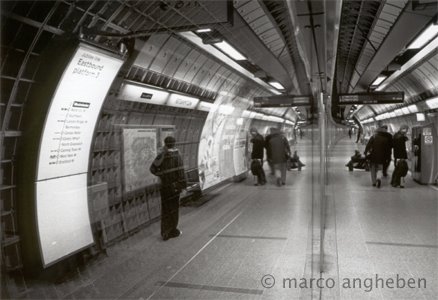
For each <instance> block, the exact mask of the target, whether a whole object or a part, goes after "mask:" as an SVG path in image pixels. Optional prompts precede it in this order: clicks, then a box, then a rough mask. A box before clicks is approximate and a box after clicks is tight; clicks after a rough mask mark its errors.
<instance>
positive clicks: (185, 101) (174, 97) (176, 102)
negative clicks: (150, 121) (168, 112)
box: [167, 93, 199, 109]
mask: <svg viewBox="0 0 438 300" xmlns="http://www.w3.org/2000/svg"><path fill="white" fill-rule="evenodd" d="M198 102H199V99H197V98H193V97H189V96H184V95H180V94H174V93H172V94H170V97H169V100H168V101H167V105H169V106H173V107H181V108H188V109H194V108H195V107H196V105H198Z"/></svg>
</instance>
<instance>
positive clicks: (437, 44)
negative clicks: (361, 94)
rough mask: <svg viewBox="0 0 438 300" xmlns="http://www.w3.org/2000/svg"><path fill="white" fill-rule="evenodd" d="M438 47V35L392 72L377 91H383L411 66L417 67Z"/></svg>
mask: <svg viewBox="0 0 438 300" xmlns="http://www.w3.org/2000/svg"><path fill="white" fill-rule="evenodd" d="M437 47H438V37H436V38H434V39H433V41H432V42H430V43H429V44H428V45H427V46H426V47H424V48H423V49H421V50H420V52H418V53H417V54H416V55H415V56H414V57H412V58H411V59H410V60H409V61H408V62H407V63H405V64H404V65H403V66H402V67H401V68H400V70H398V71H395V72H394V73H392V74H391V76H389V77H388V79H387V80H385V82H384V83H382V84H381V85H380V86H379V87H378V88H377V89H376V91H382V90H384V89H385V88H386V87H387V86H389V85H390V84H392V83H393V82H394V81H395V80H396V79H397V78H398V77H400V76H401V75H402V74H403V73H405V72H406V71H408V70H410V69H411V68H413V67H415V65H416V64H417V63H418V62H420V61H421V60H423V59H424V58H425V57H427V56H428V55H429V54H430V53H431V52H432V51H436V49H437Z"/></svg>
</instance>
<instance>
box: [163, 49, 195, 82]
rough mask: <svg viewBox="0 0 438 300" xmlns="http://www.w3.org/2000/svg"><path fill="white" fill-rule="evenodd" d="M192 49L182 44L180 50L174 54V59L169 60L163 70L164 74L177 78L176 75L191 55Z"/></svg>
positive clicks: (176, 50)
mask: <svg viewBox="0 0 438 300" xmlns="http://www.w3.org/2000/svg"><path fill="white" fill-rule="evenodd" d="M190 50H191V49H190V47H189V46H188V45H187V44H185V43H180V44H179V45H178V48H177V49H175V51H174V52H173V53H172V57H171V58H170V59H169V60H168V62H167V65H166V66H165V67H164V69H163V74H165V75H167V76H170V77H175V73H176V72H177V70H178V69H179V67H180V66H181V64H182V63H183V62H184V61H185V58H186V57H187V55H188V54H189V53H190Z"/></svg>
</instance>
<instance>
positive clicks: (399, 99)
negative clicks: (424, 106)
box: [339, 92, 405, 105]
mask: <svg viewBox="0 0 438 300" xmlns="http://www.w3.org/2000/svg"><path fill="white" fill-rule="evenodd" d="M404 100H405V93H404V92H375V93H357V94H342V95H339V104H340V105H343V104H344V105H347V104H394V103H403V102H404Z"/></svg>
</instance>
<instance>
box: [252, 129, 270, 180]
mask: <svg viewBox="0 0 438 300" xmlns="http://www.w3.org/2000/svg"><path fill="white" fill-rule="evenodd" d="M249 133H250V134H251V136H252V139H251V140H250V142H251V143H252V152H251V159H252V160H253V162H254V160H258V162H259V163H260V166H261V167H258V168H257V172H255V173H256V176H257V183H256V184H255V185H264V184H265V183H266V175H265V171H264V170H263V156H264V150H265V139H264V138H263V136H262V135H261V134H260V133H259V132H258V131H257V129H256V128H254V127H253V128H251V129H250V131H249ZM258 162H257V163H258Z"/></svg>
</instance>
